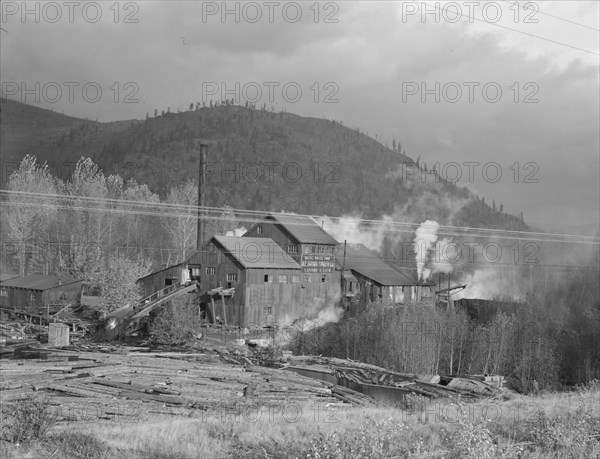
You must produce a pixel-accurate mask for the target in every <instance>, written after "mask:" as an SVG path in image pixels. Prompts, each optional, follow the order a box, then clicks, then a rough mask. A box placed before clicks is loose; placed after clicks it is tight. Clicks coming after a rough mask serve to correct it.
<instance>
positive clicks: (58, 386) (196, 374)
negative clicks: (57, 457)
mask: <svg viewBox="0 0 600 459" xmlns="http://www.w3.org/2000/svg"><path fill="white" fill-rule="evenodd" d="M141 350H142V352H137V351H136V348H131V347H129V348H127V347H119V346H108V345H98V344H95V345H79V346H75V347H73V348H68V349H44V348H31V349H25V350H24V351H23V352H24V354H29V355H27V357H28V358H27V359H21V358H14V359H11V360H3V361H2V365H1V366H0V403H1V404H5V403H11V402H15V401H17V400H19V399H27V398H35V399H40V398H41V399H46V400H48V401H49V402H50V403H51V404H52V405H53V406H55V407H56V408H57V410H59V412H60V413H61V415H62V419H65V420H74V419H88V420H90V419H92V418H93V419H114V418H115V416H119V417H123V418H124V419H125V418H127V417H133V416H137V417H138V420H139V418H140V417H143V418H148V417H151V416H153V415H156V414H165V413H167V414H172V415H182V416H199V415H202V414H201V413H202V412H206V411H209V412H222V411H223V410H225V411H227V410H233V409H235V407H236V406H239V405H243V406H249V405H252V406H274V407H281V406H283V405H285V404H290V403H298V404H300V403H311V404H314V403H319V404H321V403H322V404H325V405H328V406H330V405H336V406H338V405H344V404H347V403H350V404H353V405H374V402H373V401H372V400H371V399H370V398H369V397H367V396H365V395H363V394H359V393H356V392H355V391H352V390H350V389H347V388H343V387H339V386H334V385H332V384H329V383H326V382H323V381H317V380H314V379H312V378H308V377H303V376H299V375H296V374H293V373H290V372H286V371H282V370H281V369H275V368H266V367H261V366H258V365H254V364H253V361H252V360H251V359H249V358H247V357H244V356H239V355H233V354H229V355H226V354H222V355H219V354H218V353H214V352H213V353H210V352H188V353H181V352H180V353H176V352H148V350H147V348H142V349H141ZM36 352H37V354H36ZM23 356H24V355H23ZM346 406H347V405H346ZM199 413H200V414H199Z"/></svg>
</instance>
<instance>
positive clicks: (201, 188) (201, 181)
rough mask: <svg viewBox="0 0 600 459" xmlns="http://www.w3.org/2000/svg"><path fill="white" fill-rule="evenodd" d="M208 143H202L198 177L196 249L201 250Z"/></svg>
mask: <svg viewBox="0 0 600 459" xmlns="http://www.w3.org/2000/svg"><path fill="white" fill-rule="evenodd" d="M207 150H208V145H206V144H205V143H201V144H200V170H199V177H198V230H197V235H196V249H197V250H200V248H201V247H202V244H204V226H205V224H206V222H205V220H204V218H203V217H204V206H205V205H206V154H207Z"/></svg>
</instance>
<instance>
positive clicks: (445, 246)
mask: <svg viewBox="0 0 600 459" xmlns="http://www.w3.org/2000/svg"><path fill="white" fill-rule="evenodd" d="M459 258H460V254H458V253H457V249H456V248H455V244H453V242H452V238H443V239H442V240H441V241H438V242H437V244H436V245H435V256H434V259H433V260H432V261H431V263H430V265H429V268H430V269H431V272H432V273H444V274H449V273H451V272H452V271H453V269H454V266H453V263H455V262H457V261H459Z"/></svg>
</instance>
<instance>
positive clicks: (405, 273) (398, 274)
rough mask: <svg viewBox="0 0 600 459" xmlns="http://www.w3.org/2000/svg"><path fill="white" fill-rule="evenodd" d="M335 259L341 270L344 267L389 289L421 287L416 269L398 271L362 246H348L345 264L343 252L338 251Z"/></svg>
mask: <svg viewBox="0 0 600 459" xmlns="http://www.w3.org/2000/svg"><path fill="white" fill-rule="evenodd" d="M335 258H336V264H337V266H338V268H339V269H341V267H342V266H344V267H345V269H346V270H348V269H350V270H352V271H355V272H357V273H359V274H361V275H363V276H365V277H368V278H369V279H371V280H372V281H374V282H375V283H377V284H379V285H383V286H388V287H389V286H402V287H404V286H410V285H419V282H418V281H417V273H416V269H415V270H410V269H406V270H404V269H402V270H400V269H397V268H395V267H393V266H391V265H389V264H387V263H386V262H385V261H383V260H382V259H381V258H380V257H379V255H377V253H375V252H374V251H372V250H369V249H367V248H366V247H365V246H364V245H362V244H347V245H346V261H345V262H344V251H343V250H339V251H337V252H336V257H335ZM413 271H414V272H413Z"/></svg>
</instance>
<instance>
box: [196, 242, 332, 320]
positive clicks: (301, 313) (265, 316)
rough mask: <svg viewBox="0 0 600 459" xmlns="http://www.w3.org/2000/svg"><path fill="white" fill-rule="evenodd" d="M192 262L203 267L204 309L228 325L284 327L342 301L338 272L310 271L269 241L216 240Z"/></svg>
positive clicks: (208, 244)
mask: <svg viewBox="0 0 600 459" xmlns="http://www.w3.org/2000/svg"><path fill="white" fill-rule="evenodd" d="M198 257H201V258H200V259H198ZM191 258H192V259H191V260H190V261H196V262H199V264H200V265H201V266H202V267H203V268H202V270H201V279H200V285H201V291H202V292H203V294H202V296H201V298H200V299H201V301H202V303H204V304H201V307H203V308H204V309H205V310H206V312H207V316H213V317H215V318H217V317H218V318H219V319H220V320H219V321H222V322H225V323H227V324H229V325H239V326H250V325H257V326H258V325H260V326H264V325H270V324H273V325H274V324H279V325H284V324H287V323H290V322H292V321H294V320H295V319H298V318H300V317H314V316H315V315H316V314H317V313H318V311H319V310H320V309H322V308H324V307H325V306H326V305H328V304H334V303H336V302H337V301H339V292H340V288H339V283H335V282H332V279H331V274H335V273H334V272H333V271H331V272H330V273H329V274H327V275H323V274H322V273H318V272H312V271H311V272H306V271H305V269H304V268H303V267H302V266H301V265H300V264H299V263H298V262H297V261H296V259H295V258H294V257H292V256H290V254H289V253H287V252H285V251H284V250H283V249H282V248H281V247H280V246H279V245H278V244H277V243H275V241H273V240H272V239H270V238H267V237H246V236H244V237H241V238H240V237H233V236H213V237H212V238H211V239H210V240H209V241H208V243H207V244H206V245H205V247H204V249H203V250H202V251H201V252H199V253H197V254H194V255H192V257H191ZM325 276H327V277H325Z"/></svg>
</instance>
